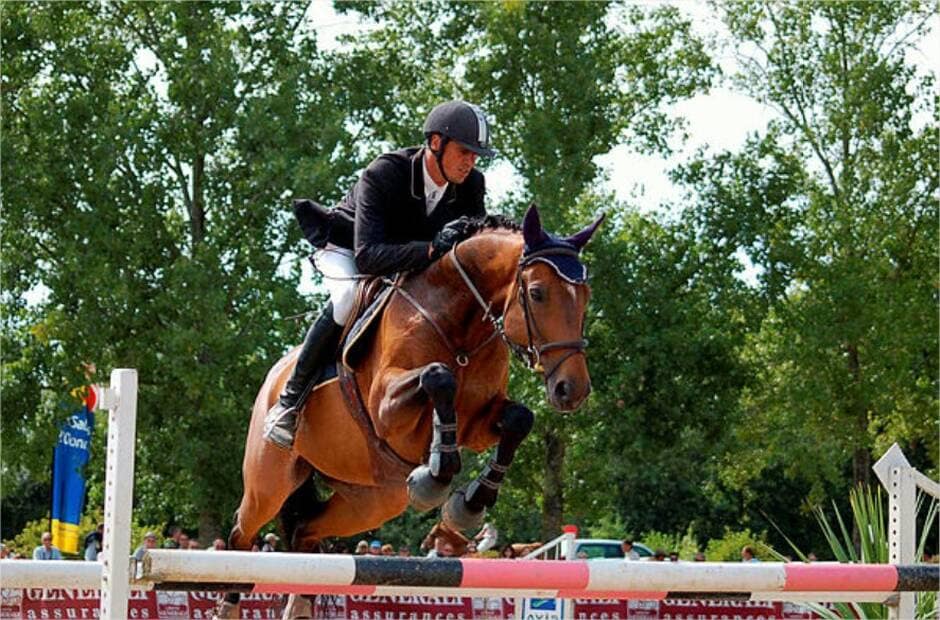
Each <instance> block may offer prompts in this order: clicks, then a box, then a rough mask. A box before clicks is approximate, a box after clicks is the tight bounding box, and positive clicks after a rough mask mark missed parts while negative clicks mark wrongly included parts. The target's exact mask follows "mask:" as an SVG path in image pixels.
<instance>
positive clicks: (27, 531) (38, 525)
mask: <svg viewBox="0 0 940 620" xmlns="http://www.w3.org/2000/svg"><path fill="white" fill-rule="evenodd" d="M99 523H104V513H103V512H102V511H101V510H88V511H86V512H85V514H84V515H82V519H81V521H80V522H79V525H78V535H79V539H78V547H79V549H78V552H77V553H74V554H72V553H66V552H65V551H62V550H61V549H60V551H62V557H63V558H65V559H66V560H71V559H77V560H82V559H84V557H85V547H84V544H83V541H84V539H85V536H86V535H88V534H90V533H91V532H93V531H95V528H97V527H98V524H99ZM50 525H51V524H50V522H49V517H48V515H47V516H46V517H44V518H42V519H36V520H34V521H30V522H28V523H27V524H26V525H25V526H24V527H23V529H22V530H21V531H20V532H19V533H17V534H16V535H15V536H13V537H12V538H10V539H7V540H4V541H3V544H4V545H6V546H7V547H9V549H10V551H11V552H13V553H18V554H20V555H22V556H23V557H25V558H29V559H32V557H33V549H35V548H36V547H37V546H38V545H39V544H40V538H41V537H42V533H43V532H47V531H49V528H50ZM148 531H152V532H155V533H156V534H157V536H158V537H159V536H160V532H162V531H163V525H146V524H141V523H139V522H138V521H137V520H136V519H135V520H134V521H133V522H132V523H131V551H132V552H133V551H134V549H135V548H137V545H139V544H141V543H142V542H143V538H144V534H145V533H146V532H148Z"/></svg>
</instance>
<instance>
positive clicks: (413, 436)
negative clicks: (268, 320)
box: [229, 206, 603, 551]
mask: <svg viewBox="0 0 940 620" xmlns="http://www.w3.org/2000/svg"><path fill="white" fill-rule="evenodd" d="M602 219H603V216H601V217H599V218H598V219H597V220H596V221H595V222H594V223H593V224H591V225H590V226H588V227H586V228H585V229H583V230H582V231H580V232H579V233H577V234H575V235H572V236H570V237H567V238H563V239H562V238H558V237H555V236H554V235H551V234H549V233H547V232H545V231H544V230H543V229H542V224H541V221H540V217H539V213H538V209H537V208H535V207H534V206H532V207H530V208H529V210H528V211H527V212H526V215H525V217H524V220H523V225H522V230H521V231H520V230H519V227H518V226H509V225H506V223H505V222H504V221H502V220H500V221H498V223H496V224H494V222H497V220H495V219H493V218H489V219H488V220H485V221H483V222H479V223H478V225H477V227H476V230H474V231H473V234H471V235H470V236H469V237H467V238H466V239H464V240H463V241H461V242H460V243H458V244H456V245H455V246H454V247H453V248H452V249H451V251H450V252H448V253H447V254H445V255H444V256H443V257H441V258H440V259H438V260H437V261H436V262H434V263H432V264H431V265H430V266H429V267H428V268H427V269H425V270H424V271H423V272H420V273H417V274H412V275H409V276H406V277H404V278H400V279H397V280H395V281H394V282H392V283H391V287H392V288H391V292H390V293H388V301H387V303H386V305H385V307H384V311H383V312H382V314H381V315H380V316H379V317H378V318H377V319H376V323H377V325H376V326H375V327H374V328H373V330H372V333H371V336H369V338H371V339H370V340H368V341H367V342H368V343H367V344H366V345H365V346H364V354H363V355H362V356H361V361H359V362H357V363H356V364H355V366H356V367H355V368H354V369H352V368H347V367H346V366H347V365H349V364H350V363H351V362H349V359H348V355H347V357H345V358H343V359H340V360H339V362H338V365H339V367H340V369H341V370H345V371H346V372H347V375H346V376H347V377H348V378H349V380H348V381H347V382H346V386H347V391H346V393H344V382H343V381H341V380H339V379H331V380H327V381H325V382H322V383H320V384H319V385H318V386H316V387H315V388H314V389H313V391H312V392H311V393H310V395H309V396H308V398H307V401H306V404H305V406H304V409H303V412H302V415H301V416H300V420H299V423H298V428H297V433H296V440H295V443H294V446H293V449H292V450H289V451H288V450H284V449H282V448H279V447H277V446H275V445H273V444H271V443H269V442H267V441H264V440H263V438H262V430H263V421H264V417H265V413H266V412H267V411H268V409H269V408H270V407H271V405H273V404H274V402H275V400H276V399H277V397H278V394H279V393H280V392H281V389H282V387H283V385H284V383H285V381H286V380H287V378H288V377H289V376H290V373H291V370H292V366H293V364H294V362H295V359H296V355H297V350H296V349H295V350H294V351H291V352H290V353H288V354H287V355H286V356H284V357H283V358H282V359H280V360H279V361H278V362H277V363H276V364H275V365H274V366H273V367H272V368H271V369H270V371H269V372H268V374H267V377H266V379H265V381H264V384H263V385H262V386H261V389H260V391H259V392H258V395H257V398H256V400H255V402H254V406H253V409H252V415H251V422H250V426H249V430H248V437H247V440H246V445H245V455H244V461H243V466H242V474H243V482H244V492H243V496H242V500H241V503H240V505H239V507H238V510H237V512H236V515H235V525H234V527H233V528H232V531H231V534H230V536H229V548H230V549H238V550H246V549H250V548H251V544H252V541H253V539H254V537H255V536H256V535H257V533H258V532H259V530H260V528H261V527H262V526H263V525H264V524H265V523H267V522H269V521H270V520H272V519H273V518H274V517H276V516H277V515H278V514H279V513H281V517H282V524H283V525H284V526H285V528H289V531H285V532H284V533H285V537H286V539H287V540H288V541H289V547H290V549H291V550H292V551H313V550H317V549H318V548H319V544H320V542H321V541H323V540H324V539H326V538H328V537H334V536H339V537H346V536H352V535H354V534H357V533H360V532H363V531H367V530H371V529H375V528H378V527H379V526H381V525H382V524H383V523H385V522H386V521H388V520H390V519H392V518H394V517H396V516H398V515H399V514H401V513H402V512H404V511H405V509H406V508H407V507H408V505H409V504H410V505H412V506H414V507H415V508H416V509H418V510H422V511H426V510H430V509H433V508H436V507H439V506H442V505H443V508H442V520H443V521H444V523H446V524H447V525H448V527H451V528H452V529H454V530H458V531H459V530H467V529H469V528H471V527H478V526H479V524H481V523H482V521H483V516H484V514H485V511H486V509H487V508H490V507H492V506H493V505H494V504H495V502H496V498H497V494H498V492H499V487H500V484H501V483H502V481H503V478H504V476H505V474H506V471H507V468H508V467H509V465H510V463H511V462H512V460H513V456H514V454H515V451H516V448H517V447H518V446H519V444H520V443H521V441H522V440H523V439H524V438H525V436H526V435H527V434H528V433H529V431H530V429H531V428H532V424H533V421H534V417H533V414H532V412H531V411H530V410H529V409H528V408H526V407H525V406H524V405H522V404H520V403H517V402H514V401H512V400H510V399H509V398H508V397H507V394H506V392H507V387H508V381H509V359H510V351H512V352H513V353H515V354H516V355H518V356H520V358H522V359H523V361H524V362H525V363H526V364H527V365H528V366H530V367H531V368H533V369H534V370H535V371H536V372H539V373H541V374H542V376H543V379H544V384H545V391H546V396H547V399H548V402H549V403H550V404H551V405H552V407H554V408H555V409H556V410H559V411H571V410H574V409H577V408H578V407H579V406H580V405H581V404H582V403H583V402H584V400H585V398H587V396H588V394H589V392H590V389H591V382H590V376H589V373H588V367H587V360H586V355H585V347H586V342H585V341H584V339H583V329H584V317H585V312H586V308H587V304H588V300H589V298H590V287H589V286H588V284H587V281H586V270H585V269H584V267H583V265H582V264H581V262H580V259H579V253H580V251H581V250H582V248H583V247H584V246H585V244H586V243H587V242H588V241H589V240H590V238H591V235H592V234H593V233H594V231H595V230H596V228H597V226H598V225H599V224H600V222H601V220H602ZM341 374H342V373H341ZM350 386H351V389H352V390H353V392H355V393H356V394H357V395H359V396H360V397H361V404H360V406H359V407H357V406H355V399H354V398H351V397H350V392H349V391H348V390H349V389H350ZM494 445H495V446H496V450H495V451H494V453H493V454H492V456H491V458H490V460H489V462H488V465H487V466H486V467H485V468H484V470H483V471H482V473H481V474H480V475H479V476H478V477H477V478H476V479H475V480H474V481H472V482H471V483H470V484H469V485H467V486H466V487H464V488H462V489H460V490H459V491H456V492H454V493H450V485H451V482H452V481H453V478H454V476H455V475H456V474H457V473H458V472H459V471H460V467H461V460H460V453H459V448H461V447H463V448H468V449H470V450H473V451H476V452H482V451H484V450H487V449H489V448H491V447H492V446H494ZM314 475H316V477H317V478H318V479H319V480H321V481H322V482H323V483H325V485H326V486H327V487H329V488H330V489H332V491H333V493H332V495H331V496H330V497H329V498H328V499H327V500H326V501H325V502H323V503H318V502H317V500H316V497H315V492H314V491H315V489H312V487H311V481H312V480H313V476H314ZM448 498H449V499H448Z"/></svg>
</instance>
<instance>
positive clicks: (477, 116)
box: [424, 101, 496, 157]
mask: <svg viewBox="0 0 940 620" xmlns="http://www.w3.org/2000/svg"><path fill="white" fill-rule="evenodd" d="M435 133H439V134H441V135H442V136H443V137H444V138H445V140H447V139H449V140H454V141H455V142H459V143H460V144H462V145H463V146H465V147H466V148H468V149H470V150H471V151H473V152H474V153H476V154H477V155H480V156H482V157H493V156H494V155H495V154H496V152H495V151H493V149H491V148H490V126H489V123H487V122H486V117H485V116H484V115H483V111H482V110H481V109H480V108H479V107H478V106H475V105H473V104H472V103H467V102H466V101H448V102H446V103H441V104H438V105H436V106H435V107H434V109H433V110H431V113H430V114H428V118H427V120H425V121H424V136H425V138H430V136H431V135H432V134H435Z"/></svg>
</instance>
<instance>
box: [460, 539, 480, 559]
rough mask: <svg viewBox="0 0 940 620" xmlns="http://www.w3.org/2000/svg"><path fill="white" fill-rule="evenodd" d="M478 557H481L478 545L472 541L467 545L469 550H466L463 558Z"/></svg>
mask: <svg viewBox="0 0 940 620" xmlns="http://www.w3.org/2000/svg"><path fill="white" fill-rule="evenodd" d="M478 556H479V553H477V543H476V542H475V541H473V540H471V541H470V542H468V543H467V548H466V550H464V552H463V556H462V557H465V558H475V557H478Z"/></svg>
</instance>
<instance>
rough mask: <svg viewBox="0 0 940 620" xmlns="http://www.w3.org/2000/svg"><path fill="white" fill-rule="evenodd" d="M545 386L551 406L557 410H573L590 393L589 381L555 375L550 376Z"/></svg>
mask: <svg viewBox="0 0 940 620" xmlns="http://www.w3.org/2000/svg"><path fill="white" fill-rule="evenodd" d="M545 388H546V390H547V391H548V402H549V403H551V405H552V407H554V408H555V409H557V410H559V411H574V410H575V409H577V408H578V407H580V406H581V404H582V403H583V402H584V399H586V398H587V397H588V394H590V393H591V381H590V379H588V380H585V381H580V380H577V379H571V378H568V377H565V376H557V377H552V378H551V379H550V380H549V382H548V384H547V385H546V386H545Z"/></svg>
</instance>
